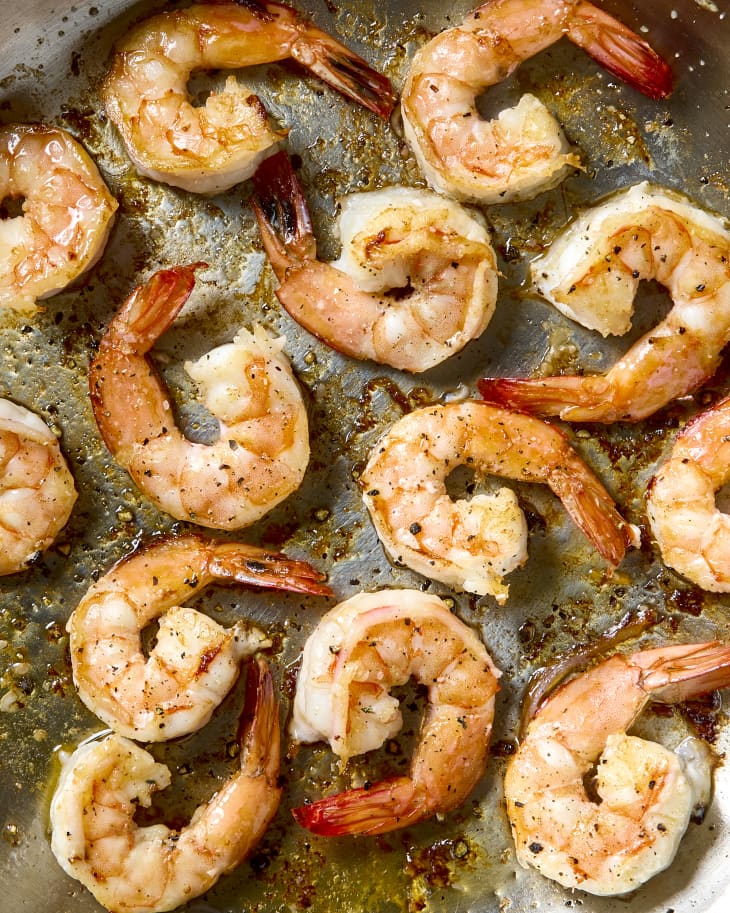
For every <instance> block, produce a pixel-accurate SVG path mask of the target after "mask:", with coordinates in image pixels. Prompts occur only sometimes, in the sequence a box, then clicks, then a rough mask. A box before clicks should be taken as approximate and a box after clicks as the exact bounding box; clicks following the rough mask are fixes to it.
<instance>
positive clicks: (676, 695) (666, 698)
mask: <svg viewBox="0 0 730 913" xmlns="http://www.w3.org/2000/svg"><path fill="white" fill-rule="evenodd" d="M631 661H632V663H634V664H637V665H640V666H641V667H642V670H643V672H642V676H641V686H642V688H643V689H644V690H645V691H650V692H651V699H652V700H654V701H660V702H664V703H668V704H675V703H678V702H679V701H687V700H691V699H692V698H695V697H699V696H700V695H702V694H707V693H708V692H709V691H715V690H717V689H718V688H726V687H727V686H728V685H730V644H727V643H721V642H720V641H709V642H707V643H696V644H676V645H674V646H672V647H661V648H657V649H655V650H644V651H642V652H641V653H635V654H634V655H633V656H632V657H631Z"/></svg>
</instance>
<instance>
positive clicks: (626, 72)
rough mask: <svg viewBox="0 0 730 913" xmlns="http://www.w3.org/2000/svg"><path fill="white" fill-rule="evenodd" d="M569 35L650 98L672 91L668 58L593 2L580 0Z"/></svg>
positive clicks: (572, 16)
mask: <svg viewBox="0 0 730 913" xmlns="http://www.w3.org/2000/svg"><path fill="white" fill-rule="evenodd" d="M568 35H569V37H570V40H571V41H572V42H573V43H574V44H577V45H578V46H579V47H582V48H583V49H584V50H585V51H586V53H588V54H590V56H591V57H592V58H593V59H594V60H596V61H597V62H598V63H599V64H600V65H601V66H602V67H603V68H604V69H605V70H608V72H609V73H612V74H613V75H614V76H617V77H618V78H619V79H621V80H623V81H624V82H626V83H628V84H629V85H630V86H633V87H634V88H635V89H638V90H639V92H642V93H643V94H644V95H647V96H648V97H649V98H652V99H654V100H657V101H658V100H660V99H662V98H667V97H668V96H669V95H671V94H672V88H673V83H674V76H673V74H672V70H671V68H670V66H669V64H668V63H667V62H666V60H664V58H663V57H661V56H660V55H659V54H657V52H656V51H655V50H654V49H653V48H652V47H651V45H649V44H647V42H646V41H644V40H643V39H642V38H640V37H639V36H638V35H637V34H636V33H635V32H633V31H631V29H629V28H628V27H627V26H625V25H624V24H623V23H621V22H619V21H618V20H617V19H614V18H613V16H610V15H608V13H605V12H603V11H602V10H600V9H598V8H597V7H595V6H594V5H593V4H592V3H589V2H581V3H578V5H577V7H576V9H575V10H574V11H573V13H572V15H571V21H570V25H569V28H568Z"/></svg>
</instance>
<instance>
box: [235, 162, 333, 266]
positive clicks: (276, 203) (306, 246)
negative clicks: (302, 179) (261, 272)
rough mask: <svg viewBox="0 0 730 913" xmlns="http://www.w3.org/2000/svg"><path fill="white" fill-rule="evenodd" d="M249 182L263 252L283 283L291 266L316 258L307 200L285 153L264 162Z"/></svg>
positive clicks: (315, 246)
mask: <svg viewBox="0 0 730 913" xmlns="http://www.w3.org/2000/svg"><path fill="white" fill-rule="evenodd" d="M252 181H253V187H254V196H253V197H252V198H251V205H252V206H253V211H254V214H255V216H256V221H257V222H258V224H259V231H260V232H261V240H262V241H263V244H264V250H265V251H266V255H267V256H268V258H269V260H270V261H271V265H272V267H273V269H274V272H275V273H276V275H277V277H278V278H279V281H283V280H284V278H285V276H286V273H287V270H288V269H290V268H291V267H292V266H297V265H299V264H301V263H302V262H304V261H306V260H314V259H315V258H316V256H317V244H316V241H315V239H314V231H313V230H312V219H311V216H310V214H309V207H308V206H307V200H306V197H305V196H304V191H303V190H302V185H301V184H300V183H299V179H298V178H297V175H296V172H295V171H294V167H293V165H292V162H291V159H290V158H289V156H288V155H287V153H286V152H284V151H281V152H277V153H275V154H274V155H271V156H269V157H268V158H266V159H264V161H263V162H262V163H261V164H260V165H259V167H258V168H257V170H256V172H255V174H254V175H253V178H252Z"/></svg>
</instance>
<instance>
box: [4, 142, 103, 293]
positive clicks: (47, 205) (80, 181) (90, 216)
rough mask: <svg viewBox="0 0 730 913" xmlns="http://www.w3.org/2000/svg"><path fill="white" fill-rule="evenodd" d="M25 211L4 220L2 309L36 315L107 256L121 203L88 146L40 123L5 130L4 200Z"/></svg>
mask: <svg viewBox="0 0 730 913" xmlns="http://www.w3.org/2000/svg"><path fill="white" fill-rule="evenodd" d="M13 199H15V200H22V213H20V214H18V215H15V216H11V217H10V218H7V219H0V307H9V308H14V309H15V310H18V311H33V310H35V308H36V301H37V300H38V299H39V298H47V297H49V296H50V295H54V294H55V293H56V292H59V291H61V289H63V288H65V287H66V286H67V285H68V284H69V283H70V282H72V281H73V280H74V279H76V278H78V277H79V276H80V275H81V274H82V273H84V272H85V271H86V270H88V269H90V268H91V267H92V266H93V265H94V263H96V261H97V260H98V259H99V257H100V256H101V254H102V252H103V250H104V247H105V245H106V241H107V238H108V236H109V230H110V228H111V225H112V221H113V216H114V213H115V211H116V209H117V202H116V200H115V199H114V197H112V195H111V194H110V192H109V190H108V189H107V186H106V184H105V183H104V180H103V179H102V177H101V175H100V174H99V171H98V169H97V167H96V165H95V164H94V163H93V162H92V160H91V159H90V158H89V156H88V155H87V153H86V151H85V150H84V148H83V147H82V146H81V145H80V144H79V143H77V142H76V140H75V139H73V137H72V136H70V135H69V134H68V133H66V131H65V130H59V129H58V128H56V127H46V126H43V125H41V124H13V125H7V126H3V127H2V128H0V200H13Z"/></svg>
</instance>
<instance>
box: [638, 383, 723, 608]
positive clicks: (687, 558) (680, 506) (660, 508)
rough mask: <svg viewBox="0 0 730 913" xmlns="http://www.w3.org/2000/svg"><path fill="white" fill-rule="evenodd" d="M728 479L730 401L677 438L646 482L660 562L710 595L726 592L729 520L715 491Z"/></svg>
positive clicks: (711, 410)
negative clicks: (718, 502) (647, 483)
mask: <svg viewBox="0 0 730 913" xmlns="http://www.w3.org/2000/svg"><path fill="white" fill-rule="evenodd" d="M727 481H730V397H725V399H723V400H722V401H721V402H719V403H716V404H715V405H714V406H712V407H711V408H709V409H706V410H705V411H704V412H702V413H700V414H699V415H696V416H695V417H694V418H693V419H692V420H691V421H690V422H689V423H688V424H687V425H686V426H685V427H684V429H683V430H682V431H681V432H680V433H679V434H678V435H677V438H676V440H675V442H674V446H673V448H672V452H671V453H670V455H669V458H668V459H667V460H666V461H665V462H664V463H663V464H662V465H661V466H660V467H659V470H658V471H657V473H656V475H655V476H654V478H653V479H652V480H651V482H650V483H649V490H648V494H647V499H646V508H647V513H648V515H649V523H650V525H651V530H652V532H653V533H654V537H655V539H656V541H657V543H658V545H659V550H660V551H661V554H662V558H663V559H664V562H665V564H668V565H669V567H672V568H674V569H675V570H676V571H679V573H680V574H682V575H684V576H685V577H687V578H688V579H689V580H691V581H692V583H695V584H697V586H700V587H702V588H703V589H705V590H710V591H712V592H715V593H729V592H730V516H728V515H727V514H726V513H723V512H722V511H721V510H719V508H718V506H717V504H716V502H715V492H716V491H717V490H718V489H720V488H721V487H722V486H723V485H724V484H725V483H726V482H727Z"/></svg>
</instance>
